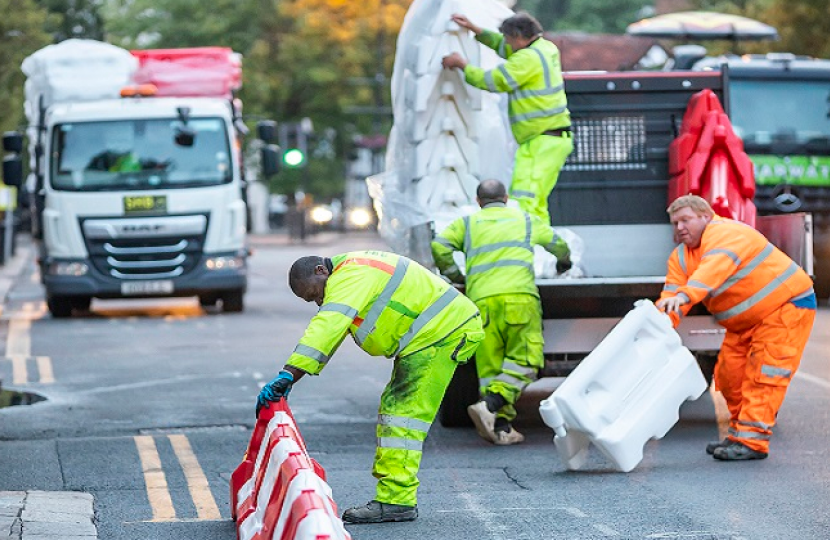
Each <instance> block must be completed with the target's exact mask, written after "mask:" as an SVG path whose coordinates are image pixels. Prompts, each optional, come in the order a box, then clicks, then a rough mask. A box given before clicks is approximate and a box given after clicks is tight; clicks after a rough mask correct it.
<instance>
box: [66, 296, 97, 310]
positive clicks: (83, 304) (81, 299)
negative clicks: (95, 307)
mask: <svg viewBox="0 0 830 540" xmlns="http://www.w3.org/2000/svg"><path fill="white" fill-rule="evenodd" d="M71 304H72V308H73V309H77V310H78V311H89V306H90V305H92V298H90V297H89V296H75V297H72V301H71Z"/></svg>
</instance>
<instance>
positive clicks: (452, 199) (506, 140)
mask: <svg viewBox="0 0 830 540" xmlns="http://www.w3.org/2000/svg"><path fill="white" fill-rule="evenodd" d="M453 13H463V14H464V15H466V16H467V17H469V19H470V20H471V21H473V22H474V23H475V24H477V25H479V26H482V27H484V28H490V29H495V28H498V26H499V24H500V23H501V21H502V20H504V19H505V18H507V17H509V16H510V15H512V14H513V12H512V11H511V10H510V9H508V8H507V7H505V6H504V5H503V4H502V3H499V2H498V1H496V0H414V1H413V2H412V4H411V5H410V7H409V10H408V11H407V14H406V17H405V18H404V21H403V25H402V27H401V31H400V33H399V34H398V41H397V51H396V55H395V66H394V70H393V73H392V84H391V89H392V109H393V116H394V123H393V126H392V130H391V132H390V134H389V142H388V145H387V153H386V171H385V172H384V173H382V174H379V175H376V176H374V177H371V178H370V179H369V192H370V194H371V195H372V198H373V199H374V202H375V208H376V209H377V210H378V214H379V216H380V232H381V235H382V236H383V237H384V239H385V240H386V241H387V243H388V244H389V245H390V247H391V248H392V249H393V250H394V251H396V252H398V253H401V254H404V255H407V256H409V257H411V258H413V259H415V260H418V261H419V262H422V263H425V264H428V265H431V264H432V257H431V255H430V254H429V240H428V238H427V236H429V235H427V236H424V237H423V238H422V239H420V241H418V242H416V243H417V244H418V245H415V246H414V245H412V242H411V241H410V238H411V237H410V235H411V234H412V230H413V229H414V228H418V227H422V226H426V224H427V223H429V222H434V223H435V228H436V229H437V230H441V229H443V227H445V226H446V225H447V224H449V223H450V221H452V220H453V219H455V218H457V217H460V216H462V215H466V214H470V213H472V212H474V211H476V210H478V205H477V204H476V202H475V190H476V187H477V186H478V183H479V181H480V180H481V179H483V178H497V179H500V180H502V181H504V182H505V183H506V184H508V185H509V182H510V173H511V170H512V166H513V152H514V148H515V142H514V140H513V136H512V134H511V132H510V126H509V123H508V120H507V114H506V108H507V107H506V103H507V100H506V96H505V95H504V94H491V93H489V92H484V91H482V90H478V89H476V88H473V87H472V86H470V85H468V84H466V83H465V82H464V78H463V74H462V73H461V71H460V70H457V69H454V70H448V69H444V68H443V67H442V66H441V59H442V58H443V57H444V56H446V55H448V54H450V53H453V52H458V53H460V54H461V55H462V56H464V57H465V58H466V59H468V60H469V61H470V62H471V63H473V64H474V65H477V66H481V67H484V68H485V69H490V68H492V67H495V66H496V65H497V64H499V63H500V62H502V60H501V59H500V58H499V57H498V56H497V55H496V53H495V52H493V51H492V50H491V49H489V48H487V47H484V46H483V45H481V44H479V43H478V42H477V41H476V40H475V36H474V35H473V33H472V32H470V31H468V30H465V29H463V28H460V27H459V26H458V25H457V24H455V23H453V22H452V21H451V20H450V18H451V16H452V14H453Z"/></svg>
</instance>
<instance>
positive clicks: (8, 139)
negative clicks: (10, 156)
mask: <svg viewBox="0 0 830 540" xmlns="http://www.w3.org/2000/svg"><path fill="white" fill-rule="evenodd" d="M3 150H5V151H6V152H15V153H18V154H19V153H20V152H22V151H23V135H21V134H20V133H18V132H16V131H7V132H5V133H4V134H3Z"/></svg>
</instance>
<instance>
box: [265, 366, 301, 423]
mask: <svg viewBox="0 0 830 540" xmlns="http://www.w3.org/2000/svg"><path fill="white" fill-rule="evenodd" d="M293 384H294V375H292V374H291V373H289V372H287V371H285V370H282V371H280V373H279V375H277V376H276V377H274V378H273V380H271V382H269V383H268V384H266V385H265V386H263V387H262V390H260V391H259V396H258V397H257V398H256V415H257V418H259V411H260V409H262V408H263V407H267V406H268V404H269V403H270V402H272V401H279V400H280V399H282V398H284V397H288V393H289V392H291V386H292V385H293Z"/></svg>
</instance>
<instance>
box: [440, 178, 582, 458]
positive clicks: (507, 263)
mask: <svg viewBox="0 0 830 540" xmlns="http://www.w3.org/2000/svg"><path fill="white" fill-rule="evenodd" d="M476 196H477V200H478V204H479V206H481V210H479V211H478V212H477V213H475V214H473V215H472V216H467V217H463V218H459V219H457V220H455V221H454V222H452V223H451V224H450V225H449V226H448V227H447V228H446V229H445V230H444V231H443V232H441V234H439V235H438V236H437V237H436V238H435V240H433V242H432V254H433V257H434V258H435V263H436V265H437V266H438V269H439V270H440V271H441V273H443V274H444V275H445V276H447V277H448V278H449V279H450V280H451V281H453V282H455V283H464V281H465V277H464V275H462V273H461V271H460V270H459V269H458V267H457V266H456V265H455V262H454V260H453V252H454V251H463V252H464V255H465V257H466V293H467V296H468V297H469V298H470V299H471V300H473V301H474V302H475V303H476V305H477V306H478V309H479V310H480V311H481V316H482V319H483V323H484V342H483V343H482V344H481V346H480V347H479V348H478V350H477V351H476V369H477V371H478V377H479V386H480V391H481V396H482V400H481V401H479V402H477V403H475V404H473V405H470V406H469V407H468V408H467V412H468V413H469V415H470V418H472V420H473V423H474V424H475V426H476V430H477V431H478V434H479V435H481V437H482V438H484V439H485V440H487V441H489V442H491V443H493V444H498V445H509V444H517V443H520V442H522V441H523V440H524V436H523V435H522V434H521V433H519V432H518V431H516V430H515V429H514V428H513V427H512V426H511V425H510V422H511V421H512V420H513V419H514V418H515V417H516V409H515V407H514V405H515V403H516V401H517V400H518V399H519V396H520V395H521V393H522V391H523V390H524V388H525V387H526V386H527V385H528V384H530V382H532V381H533V380H534V379H535V378H536V375H537V374H538V372H539V370H540V369H541V368H542V366H543V364H544V356H543V351H542V345H543V338H542V306H541V304H540V302H539V290H538V289H537V288H536V280H535V274H534V271H533V246H535V245H540V246H542V247H544V248H545V249H546V250H548V251H550V252H551V253H553V254H554V255H556V258H557V264H556V266H557V268H556V270H557V272H559V273H561V272H564V271H566V270H567V269H568V268H570V266H571V262H570V251H569V249H568V244H567V243H566V242H565V241H564V240H563V239H562V238H560V237H558V236H557V235H556V233H555V232H554V230H553V228H552V227H551V226H550V225H549V224H547V223H543V222H541V221H539V220H538V219H536V218H534V217H531V216H530V215H529V214H527V213H525V212H523V211H522V210H520V209H518V208H508V207H507V206H506V202H507V191H506V189H505V187H504V184H502V183H501V182H499V181H498V180H484V181H483V182H481V183H480V184H479V186H478V189H477V191H476Z"/></svg>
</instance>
